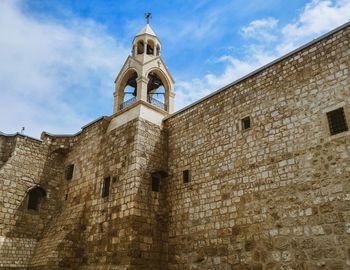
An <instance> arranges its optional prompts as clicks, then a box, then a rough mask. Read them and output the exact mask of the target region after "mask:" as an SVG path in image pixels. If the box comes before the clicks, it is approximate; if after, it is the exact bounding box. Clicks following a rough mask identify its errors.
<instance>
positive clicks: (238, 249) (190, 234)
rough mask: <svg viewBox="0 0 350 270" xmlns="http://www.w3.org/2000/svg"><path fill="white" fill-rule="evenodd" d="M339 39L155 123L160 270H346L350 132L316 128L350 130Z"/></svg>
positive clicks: (345, 58) (345, 34)
mask: <svg viewBox="0 0 350 270" xmlns="http://www.w3.org/2000/svg"><path fill="white" fill-rule="evenodd" d="M349 33H350V28H349V27H346V28H344V29H343V30H341V31H338V32H336V33H334V34H332V35H330V36H328V37H327V38H324V39H322V40H321V41H319V42H317V43H315V44H313V45H311V46H309V47H306V48H304V49H303V50H301V51H299V52H297V53H295V54H292V55H291V56H289V57H287V58H285V59H283V60H282V61H280V62H278V63H275V64H274V65H272V66H269V67H268V68H266V69H263V70H261V71H260V72H258V73H256V74H255V75H253V76H250V77H248V78H246V79H244V80H242V81H240V82H239V83H236V84H234V85H232V86H231V87H230V88H228V89H226V90H224V91H221V92H219V93H217V94H216V95H214V96H212V97H210V98H208V99H205V100H203V101H202V102H200V103H198V104H196V105H194V106H192V107H190V108H189V109H186V110H184V111H183V112H180V113H178V114H176V115H174V116H172V117H170V118H169V119H167V120H166V125H167V127H168V132H169V141H168V145H169V159H168V164H169V174H170V176H171V177H170V178H169V181H168V187H167V189H168V195H167V200H168V203H169V206H168V207H169V265H168V267H169V270H172V269H179V270H180V269H181V270H182V269H220V270H224V269H319V268H320V267H322V269H349V267H350V249H349V246H350V182H349V180H350V132H349V131H347V132H343V133H340V134H338V135H334V136H330V134H329V128H328V124H327V119H326V112H328V111H330V110H332V109H335V108H339V107H344V108H345V112H346V117H347V121H348V126H350V122H349V120H350V110H349V105H350V88H349V87H350V76H349V65H350V46H349V41H350V34H349ZM246 116H250V117H251V128H249V129H247V130H242V125H241V120H242V119H243V118H244V117H246ZM186 169H189V170H190V182H189V183H188V184H184V183H183V179H182V173H183V171H184V170H186Z"/></svg>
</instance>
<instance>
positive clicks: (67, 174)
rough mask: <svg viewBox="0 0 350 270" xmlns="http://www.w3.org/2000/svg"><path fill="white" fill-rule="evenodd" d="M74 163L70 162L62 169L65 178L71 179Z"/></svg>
mask: <svg viewBox="0 0 350 270" xmlns="http://www.w3.org/2000/svg"><path fill="white" fill-rule="evenodd" d="M73 172H74V164H70V165H68V166H67V167H66V169H65V170H64V175H65V178H66V180H71V179H72V178H73Z"/></svg>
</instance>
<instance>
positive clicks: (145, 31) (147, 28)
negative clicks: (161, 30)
mask: <svg viewBox="0 0 350 270" xmlns="http://www.w3.org/2000/svg"><path fill="white" fill-rule="evenodd" d="M143 34H149V35H152V36H155V37H156V36H157V35H156V34H155V33H154V31H153V30H152V28H151V26H150V25H149V24H146V26H145V27H143V28H142V29H141V30H140V32H138V33H137V35H136V36H140V35H143Z"/></svg>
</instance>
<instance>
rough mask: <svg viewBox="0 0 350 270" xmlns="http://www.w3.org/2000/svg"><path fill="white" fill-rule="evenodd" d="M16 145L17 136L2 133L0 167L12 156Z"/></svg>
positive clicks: (0, 139)
mask: <svg viewBox="0 0 350 270" xmlns="http://www.w3.org/2000/svg"><path fill="white" fill-rule="evenodd" d="M14 146H15V137H14V136H5V135H1V134H0V167H2V165H4V163H5V162H6V161H7V160H8V159H9V157H10V156H11V154H12V152H13V150H14Z"/></svg>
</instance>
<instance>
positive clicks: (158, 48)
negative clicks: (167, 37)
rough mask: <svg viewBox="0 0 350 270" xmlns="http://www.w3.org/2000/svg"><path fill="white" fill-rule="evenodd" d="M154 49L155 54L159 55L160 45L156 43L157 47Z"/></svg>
mask: <svg viewBox="0 0 350 270" xmlns="http://www.w3.org/2000/svg"><path fill="white" fill-rule="evenodd" d="M156 50H157V51H156V55H157V56H159V55H160V46H159V44H158V45H157V49H156Z"/></svg>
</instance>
